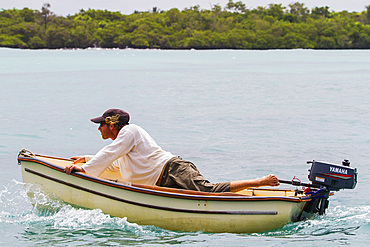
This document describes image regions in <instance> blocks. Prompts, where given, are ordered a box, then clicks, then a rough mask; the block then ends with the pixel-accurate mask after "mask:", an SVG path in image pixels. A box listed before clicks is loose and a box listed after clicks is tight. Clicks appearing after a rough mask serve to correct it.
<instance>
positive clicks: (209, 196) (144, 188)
mask: <svg viewBox="0 0 370 247" xmlns="http://www.w3.org/2000/svg"><path fill="white" fill-rule="evenodd" d="M35 156H40V157H44V158H51V159H60V160H65V161H71V160H70V159H65V158H56V157H51V156H43V155H35ZM35 156H28V155H27V156H25V155H22V156H21V155H20V156H18V158H17V159H18V161H28V162H34V163H38V164H41V165H44V166H46V167H49V168H51V169H53V170H56V171H59V172H63V173H64V169H63V168H62V167H61V166H58V165H55V164H52V163H49V162H47V161H44V160H41V159H38V158H37V157H35ZM19 164H20V162H19ZM31 171H32V170H31ZM28 172H29V171H28ZM32 172H33V171H32ZM33 173H35V172H33ZM36 173H37V172H36ZM70 176H75V177H78V178H81V179H84V180H88V181H91V182H95V183H98V184H102V185H105V186H110V187H115V188H118V189H123V190H129V191H133V192H137V193H144V194H151V195H156V196H164V197H172V198H179V199H190V200H209V201H210V200H212V201H289V202H296V203H300V202H308V201H311V200H312V197H311V195H306V196H302V197H289V196H249V195H242V194H236V193H232V192H225V193H209V192H198V191H191V190H183V189H174V188H167V187H159V186H150V185H140V184H131V185H126V184H120V183H117V182H112V181H109V180H107V179H102V178H99V177H95V176H91V175H88V174H86V173H82V172H72V173H71V174H70ZM48 177H49V176H48ZM49 179H50V178H49ZM257 190H258V189H257ZM260 190H274V189H260ZM275 190H276V189H275ZM281 191H289V190H281Z"/></svg>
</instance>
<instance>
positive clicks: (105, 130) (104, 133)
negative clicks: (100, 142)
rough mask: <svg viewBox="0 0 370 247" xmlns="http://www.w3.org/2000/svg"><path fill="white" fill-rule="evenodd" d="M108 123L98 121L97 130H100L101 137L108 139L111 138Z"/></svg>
mask: <svg viewBox="0 0 370 247" xmlns="http://www.w3.org/2000/svg"><path fill="white" fill-rule="evenodd" d="M109 127H110V125H109V124H107V123H105V122H101V123H100V126H99V128H98V130H99V131H100V134H101V137H102V138H103V139H104V140H106V139H109V138H112V137H111V135H112V131H111V129H110V128H109Z"/></svg>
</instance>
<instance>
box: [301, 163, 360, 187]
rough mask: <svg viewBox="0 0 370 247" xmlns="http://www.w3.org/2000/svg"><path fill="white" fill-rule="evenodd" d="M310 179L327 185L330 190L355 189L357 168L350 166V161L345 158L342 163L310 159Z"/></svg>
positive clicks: (316, 183) (318, 183)
mask: <svg viewBox="0 0 370 247" xmlns="http://www.w3.org/2000/svg"><path fill="white" fill-rule="evenodd" d="M307 163H308V164H312V165H311V169H309V170H308V172H309V174H308V179H309V180H310V181H311V182H312V184H315V185H321V186H325V187H326V188H327V189H328V190H330V191H338V190H340V189H354V188H355V187H356V184H357V169H356V168H352V167H349V165H350V162H349V161H348V160H344V161H343V162H342V165H335V164H330V163H325V162H321V161H315V160H314V161H308V162H307Z"/></svg>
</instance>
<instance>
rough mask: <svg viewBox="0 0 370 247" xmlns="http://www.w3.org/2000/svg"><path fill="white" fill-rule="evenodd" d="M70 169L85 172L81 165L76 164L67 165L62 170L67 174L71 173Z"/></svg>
mask: <svg viewBox="0 0 370 247" xmlns="http://www.w3.org/2000/svg"><path fill="white" fill-rule="evenodd" d="M72 171H76V172H85V170H84V169H83V168H82V167H81V166H77V165H74V164H72V165H67V166H66V167H65V168H64V172H65V173H67V174H68V175H69V174H71V172H72Z"/></svg>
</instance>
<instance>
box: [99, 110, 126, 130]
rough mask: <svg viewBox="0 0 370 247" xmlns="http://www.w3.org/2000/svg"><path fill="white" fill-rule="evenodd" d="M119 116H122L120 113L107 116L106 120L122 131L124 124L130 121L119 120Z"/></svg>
mask: <svg viewBox="0 0 370 247" xmlns="http://www.w3.org/2000/svg"><path fill="white" fill-rule="evenodd" d="M119 117H120V115H119V114H117V115H114V116H110V117H106V118H105V120H104V121H105V123H107V124H111V125H114V127H115V128H116V129H117V130H118V131H120V130H121V129H122V128H123V126H125V125H127V124H128V123H122V121H119Z"/></svg>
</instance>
